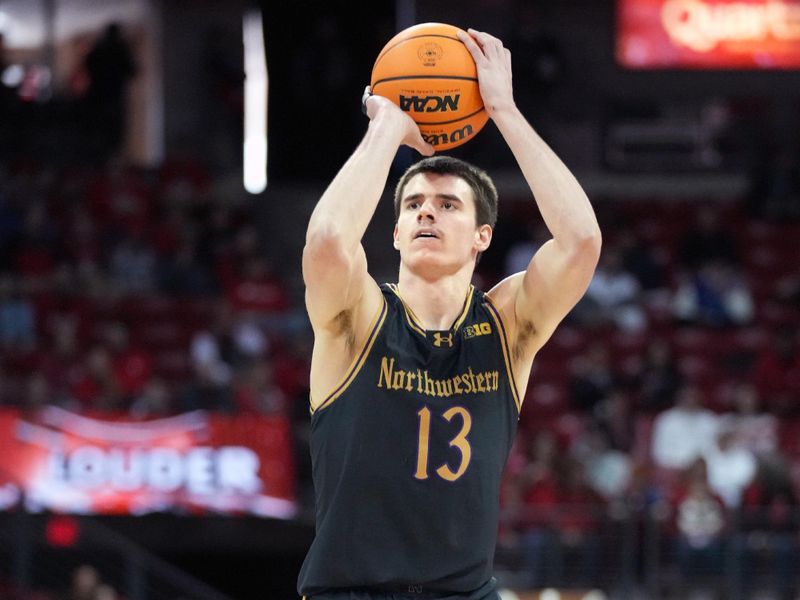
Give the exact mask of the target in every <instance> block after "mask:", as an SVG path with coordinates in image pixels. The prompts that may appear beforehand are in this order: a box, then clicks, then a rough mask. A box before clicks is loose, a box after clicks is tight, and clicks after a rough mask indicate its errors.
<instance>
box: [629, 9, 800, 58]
mask: <svg viewBox="0 0 800 600" xmlns="http://www.w3.org/2000/svg"><path fill="white" fill-rule="evenodd" d="M616 55H617V60H618V61H619V63H620V64H622V65H624V66H626V67H630V68H634V69H651V68H698V69H709V68H711V69H714V68H750V69H791V68H797V67H800V0H618V4H617V37H616Z"/></svg>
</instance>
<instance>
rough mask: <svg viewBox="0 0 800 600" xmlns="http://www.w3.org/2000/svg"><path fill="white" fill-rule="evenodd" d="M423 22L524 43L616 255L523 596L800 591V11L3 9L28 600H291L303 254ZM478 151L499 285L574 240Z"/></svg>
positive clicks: (558, 342) (509, 558)
mask: <svg viewBox="0 0 800 600" xmlns="http://www.w3.org/2000/svg"><path fill="white" fill-rule="evenodd" d="M426 21H440V22H446V23H451V24H454V25H458V26H461V27H464V28H466V27H475V28H477V29H481V30H485V31H488V32H490V33H492V34H494V35H496V36H498V37H500V38H501V39H502V40H503V41H504V42H505V45H506V46H507V47H508V48H510V49H511V51H512V57H513V65H514V84H515V98H516V101H517V103H518V105H519V106H520V107H521V108H522V110H523V112H524V113H525V114H526V116H527V117H528V118H529V120H530V121H531V123H532V124H533V126H534V127H535V128H536V129H537V131H539V132H540V134H541V135H542V136H543V137H544V138H545V139H546V141H547V142H548V143H549V144H550V145H551V146H552V147H553V148H554V149H555V150H556V151H557V152H558V153H559V155H560V156H561V157H562V158H563V159H564V161H565V162H566V163H567V165H568V166H569V167H570V168H571V169H572V170H573V171H574V172H575V174H576V175H577V177H578V179H579V180H580V182H581V183H582V184H583V186H584V188H585V189H586V191H587V192H588V194H589V196H590V198H591V199H592V201H593V204H594V206H595V209H596V211H597V214H598V217H599V220H600V223H601V227H602V230H603V235H604V248H603V256H602V258H601V262H600V265H599V268H598V270H597V273H596V275H595V277H594V280H593V281H592V283H591V286H590V288H589V291H588V292H587V294H586V297H585V298H584V300H582V301H581V303H580V304H579V305H578V306H577V307H576V309H575V310H574V311H573V312H572V314H571V315H570V316H569V317H568V318H567V320H566V321H565V322H564V323H563V324H562V325H561V327H560V328H559V329H558V331H557V332H556V334H555V335H554V337H553V339H552V340H551V341H550V342H549V343H548V345H547V346H545V348H544V349H543V350H542V351H541V352H540V353H539V355H538V356H537V359H536V362H535V365H534V368H533V375H532V377H531V380H530V384H529V387H528V389H527V390H526V393H525V405H524V408H523V412H522V416H521V420H520V431H519V434H518V436H517V441H516V444H515V446H514V449H513V451H512V454H511V457H510V459H509V463H508V467H507V475H506V478H505V482H504V485H503V489H502V504H503V516H502V521H501V523H500V531H499V542H498V548H497V554H496V572H497V577H498V579H499V580H500V583H501V585H502V586H503V587H505V588H507V589H508V590H509V591H508V592H505V593H504V599H511V598H521V599H523V600H525V599H531V598H542V599H543V600H554V599H558V598H563V599H572V598H574V599H577V598H589V599H594V600H597V599H599V598H619V599H631V598H641V599H658V598H676V599H683V598H695V597H696V598H718V599H737V598H762V599H780V600H783V599H794V598H798V597H800V596H799V595H798V594H799V592H798V590H800V587H798V586H799V584H800V582H799V581H798V573H800V505H799V504H798V491H800V338H799V336H798V330H800V164H799V163H800V136H798V131H800V70H798V69H800V2H797V1H796V0H616V2H611V1H608V2H603V1H599V0H596V1H590V0H562V1H558V2H554V1H545V0H460V1H459V2H455V1H451V0H437V1H435V2H434V1H429V0H416V1H415V0H395V1H394V2H373V3H358V4H357V6H356V5H355V4H350V3H346V2H337V1H330V2H311V1H302V0H296V1H294V2H291V3H278V2H271V1H268V0H263V1H262V2H261V3H255V2H248V1H246V0H226V1H225V2H222V1H216V0H215V1H212V0H191V1H190V0H0V599H3V600H8V599H13V600H22V599H25V600H62V599H63V600H114V599H121V598H126V599H127V600H150V599H159V600H160V599H164V600H167V599H170V600H176V599H178V598H183V599H196V600H225V599H229V598H239V599H250V598H267V599H270V600H285V599H291V598H296V594H295V592H294V587H295V579H296V575H297V572H298V569H299V567H300V564H301V562H302V559H303V557H304V555H305V551H306V549H307V547H308V544H309V543H310V541H311V539H312V536H313V514H314V512H313V510H314V509H313V490H312V489H311V485H310V464H309V452H308V427H309V416H308V405H307V395H308V361H309V357H310V348H311V344H312V339H311V334H310V329H309V326H308V322H307V319H306V317H305V315H304V310H303V302H302V293H303V290H302V281H301V277H300V252H301V248H302V243H303V239H304V228H305V225H306V222H307V219H308V217H309V215H310V212H311V210H312V208H313V206H314V203H315V202H316V200H317V199H318V197H319V196H320V194H321V193H322V191H323V190H324V187H325V185H326V183H327V182H328V181H329V180H330V179H331V178H332V177H333V175H334V174H335V173H336V171H337V169H338V167H339V166H340V165H341V164H342V163H343V162H344V161H345V160H346V158H347V157H348V156H349V154H350V152H352V150H353V149H354V147H355V145H356V144H357V143H358V140H359V139H360V137H361V136H362V135H363V133H364V131H365V127H366V120H365V118H364V117H363V115H361V113H360V111H359V106H358V102H359V99H360V95H361V92H362V90H363V86H364V85H365V84H366V83H367V82H368V81H369V76H370V71H371V67H372V63H373V61H374V59H375V57H377V55H378V53H379V51H380V49H381V48H382V46H383V45H384V44H385V43H386V41H388V40H389V38H390V37H391V36H392V35H393V34H394V33H395V32H396V31H398V30H400V29H403V28H405V27H407V26H410V25H412V24H415V23H419V22H426ZM245 132H247V133H246V134H245ZM246 140H247V141H246ZM451 154H453V155H455V156H459V157H461V158H465V159H467V160H471V161H474V162H476V163H477V164H479V165H481V166H483V167H484V168H486V169H487V170H488V171H489V172H490V174H491V175H492V176H493V177H494V178H495V180H496V182H497V184H498V188H499V191H500V197H501V202H500V218H499V223H498V226H497V228H496V232H495V236H494V241H493V244H492V247H491V248H490V249H489V251H487V252H486V253H485V254H484V257H483V259H482V261H481V263H480V264H479V265H478V270H477V272H476V275H475V283H476V285H478V286H480V287H482V288H484V289H488V288H489V287H491V286H492V285H493V284H494V283H495V282H496V281H498V280H499V279H500V278H502V277H503V276H505V275H506V274H508V273H512V272H515V271H518V270H521V269H523V268H524V266H525V265H526V264H527V262H528V261H529V260H530V257H531V256H532V254H533V252H534V251H535V250H536V248H537V247H538V246H539V245H540V244H541V243H543V242H544V241H545V240H546V239H547V237H548V233H547V231H546V230H545V229H544V227H543V224H542V220H541V218H540V216H539V214H538V211H537V209H536V206H535V203H534V202H533V200H532V199H531V197H530V193H529V191H528V190H527V188H526V186H525V184H524V181H523V180H522V178H521V177H520V175H519V172H518V170H517V168H516V165H515V164H514V160H513V157H512V156H511V154H510V152H509V151H508V150H507V148H506V147H505V146H504V144H503V142H502V139H501V138H500V136H499V135H498V133H497V131H496V130H495V129H494V127H493V125H492V124H491V123H489V124H488V125H487V126H486V127H485V128H484V130H483V131H481V132H480V133H479V134H478V135H477V136H476V138H475V139H474V140H473V141H471V142H470V143H469V144H467V145H465V146H462V147H460V148H457V149H455V150H454V151H452V152H451ZM414 159H415V157H414V155H413V153H412V152H411V151H408V150H407V149H403V150H401V151H400V152H399V153H398V156H397V159H396V161H395V165H394V168H393V170H392V177H391V179H390V185H389V186H388V187H389V189H391V188H392V187H393V185H392V184H393V181H394V180H395V179H396V177H397V176H398V175H399V173H400V172H401V171H402V169H403V168H404V167H405V166H407V165H408V164H410V162H412V161H413V160H414ZM264 165H266V169H265V168H264ZM392 225H393V215H392V210H391V208H390V202H389V199H388V196H387V198H386V199H385V202H383V203H382V205H381V206H380V207H379V209H378V211H377V213H376V216H375V218H374V220H373V223H372V224H371V226H370V229H369V230H368V232H367V235H366V237H365V247H366V250H367V254H368V257H369V262H370V269H371V272H372V274H373V276H374V277H375V278H376V279H377V280H378V281H394V280H395V278H396V272H397V262H398V258H397V256H396V254H395V252H394V250H393V249H392V247H391V244H390V242H389V240H390V236H391V231H392ZM356 434H357V432H356ZM512 590H513V592H512Z"/></svg>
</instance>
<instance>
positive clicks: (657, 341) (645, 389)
mask: <svg viewBox="0 0 800 600" xmlns="http://www.w3.org/2000/svg"><path fill="white" fill-rule="evenodd" d="M633 379H634V386H635V388H636V391H637V397H638V402H637V408H639V409H642V410H644V411H645V412H648V413H653V412H660V411H662V410H665V409H666V408H667V407H669V406H672V404H673V402H674V401H675V394H676V392H677V391H678V389H680V387H681V385H682V380H683V377H682V375H681V373H680V370H679V369H678V365H677V363H676V361H675V355H674V353H673V350H672V348H671V347H670V345H669V343H668V342H667V341H666V340H665V339H663V338H654V339H652V340H651V341H650V342H649V343H648V345H647V348H646V349H645V352H644V359H643V361H642V364H641V366H640V367H639V368H638V369H637V371H636V374H635V375H634V378H633Z"/></svg>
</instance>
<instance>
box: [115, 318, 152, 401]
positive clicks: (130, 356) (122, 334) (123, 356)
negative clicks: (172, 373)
mask: <svg viewBox="0 0 800 600" xmlns="http://www.w3.org/2000/svg"><path fill="white" fill-rule="evenodd" d="M105 343H106V347H107V348H108V349H109V351H110V352H111V368H112V370H113V372H114V379H115V381H116V384H117V388H118V390H119V393H120V394H121V395H122V402H123V404H125V405H128V404H129V403H130V402H131V401H132V400H133V399H134V398H135V397H136V396H137V395H138V394H140V393H141V392H142V390H143V389H144V386H145V385H146V383H147V382H148V381H149V379H150V377H151V376H152V375H153V357H152V355H151V354H150V352H148V351H147V350H146V349H145V348H142V347H141V346H136V345H133V344H132V343H131V339H130V332H129V330H128V327H127V326H126V325H125V324H124V323H122V322H120V321H116V322H114V323H111V324H109V326H108V327H107V328H106V331H105Z"/></svg>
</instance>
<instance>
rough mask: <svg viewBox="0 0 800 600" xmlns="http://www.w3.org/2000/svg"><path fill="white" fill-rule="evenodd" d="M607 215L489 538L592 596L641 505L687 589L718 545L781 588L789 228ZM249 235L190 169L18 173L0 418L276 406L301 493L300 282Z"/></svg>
mask: <svg viewBox="0 0 800 600" xmlns="http://www.w3.org/2000/svg"><path fill="white" fill-rule="evenodd" d="M596 204H597V209H598V213H599V216H600V219H601V221H603V222H604V223H607V224H606V225H605V226H604V232H605V247H604V253H603V257H602V259H601V262H600V265H599V267H598V270H597V273H596V275H595V277H594V279H593V280H592V282H591V285H590V287H589V290H588V291H587V293H586V296H585V298H584V299H583V300H582V301H581V302H580V303H579V305H578V306H577V307H576V308H575V310H574V311H573V313H572V314H571V315H570V316H569V317H568V319H567V320H566V321H565V323H564V324H562V326H561V328H560V329H559V330H558V331H557V332H556V334H555V336H554V337H553V339H552V340H551V341H550V342H549V344H548V345H547V346H546V347H545V348H544V349H543V350H542V351H541V352H540V355H539V357H537V361H536V363H535V365H534V372H533V376H532V377H531V383H530V385H529V388H528V390H526V392H525V396H526V401H525V406H524V409H523V413H522V417H521V420H520V434H519V436H518V439H517V442H516V445H515V447H514V450H513V452H512V456H511V458H510V461H509V466H508V469H507V478H506V481H505V484H504V489H503V503H504V507H505V517H504V521H503V527H502V528H501V534H502V535H501V546H503V547H505V548H510V549H514V550H515V551H517V552H518V553H519V554H520V555H521V556H523V557H524V563H525V569H524V572H525V573H527V577H529V578H530V579H529V581H528V582H527V583H529V584H531V585H536V586H539V585H545V584H547V583H548V582H549V581H551V580H554V581H555V580H558V577H560V576H561V574H560V573H559V572H558V568H559V567H558V565H560V564H562V562H560V561H558V560H552V556H559V555H560V554H559V553H568V552H577V553H578V556H579V557H580V560H579V561H578V564H580V565H581V570H580V573H579V576H580V577H584V578H586V582H587V584H589V583H591V582H592V581H593V580H594V579H596V578H597V577H598V576H599V572H600V566H601V564H602V561H601V559H600V557H601V555H602V547H601V540H602V536H600V535H599V532H600V530H601V528H602V527H603V526H604V525H603V524H604V523H605V522H606V520H607V517H608V514H609V511H611V510H612V509H613V507H615V506H617V505H620V504H624V505H626V506H630V505H631V504H632V503H633V504H636V503H638V504H639V506H640V508H642V509H643V510H646V511H654V512H653V514H658V515H660V516H659V518H661V519H662V520H663V522H664V523H665V524H668V525H669V528H670V531H672V533H673V534H674V536H675V540H676V552H677V554H676V560H677V563H676V564H677V565H678V566H679V567H681V568H682V569H684V570H685V571H686V573H685V574H686V575H687V576H688V575H691V573H692V572H694V571H697V570H698V569H700V566H702V565H706V566H708V569H712V570H713V569H714V568H717V567H719V568H721V566H720V565H721V564H722V560H723V557H724V556H727V554H725V553H724V552H723V547H725V548H730V544H731V543H735V544H737V545H738V546H737V547H738V548H739V549H740V552H739V553H738V555H737V556H739V557H740V558H741V557H746V556H747V555H748V553H749V552H755V550H757V549H758V546H757V544H758V543H761V542H759V540H761V541H762V542H763V540H764V539H767V538H768V539H769V540H771V541H770V548H771V549H772V551H774V552H776V553H777V555H778V557H779V560H777V561H776V562H775V563H774V564H775V569H776V570H777V571H779V572H778V574H777V575H776V577H777V576H781V577H783V579H782V580H781V581H782V582H783V583H782V585H784V586H786V585H789V583H788V582H789V581H790V580H791V579H792V576H791V573H793V571H792V570H791V569H790V568H789V567H787V566H786V565H789V566H791V565H793V564H795V562H796V559H797V558H798V556H799V555H798V551H799V549H798V544H797V539H798V529H797V526H798V523H797V519H798V513H797V511H796V509H797V508H798V506H797V504H798V499H797V493H796V491H797V489H798V485H797V484H798V482H799V481H800V461H798V460H797V458H798V456H800V418H799V417H800V411H799V410H798V403H797V399H798V397H800V341H799V340H798V330H799V329H800V328H799V327H798V325H800V310H798V308H800V307H799V306H798V303H800V271H798V267H797V263H796V248H795V245H794V241H793V240H795V239H796V236H797V234H798V233H800V225H799V224H798V223H796V222H788V221H785V220H783V221H779V222H775V221H770V220H767V219H762V218H752V217H751V216H749V215H748V214H746V213H745V209H744V208H743V207H742V206H740V205H739V204H738V203H734V202H731V203H725V204H713V203H709V202H697V203H696V204H693V203H689V202H678V201H661V202H658V201H648V202H631V201H628V202H614V201H613V200H602V199H601V200H599V201H598V202H597V203H596ZM520 207H522V208H520ZM530 210H531V207H530V205H528V204H525V203H521V202H515V201H513V200H509V201H507V202H506V204H505V205H504V208H503V211H504V212H505V214H501V225H500V228H499V229H498V235H497V238H498V240H499V241H500V243H499V244H497V248H495V249H494V253H491V252H490V253H487V255H486V257H485V258H484V260H483V261H482V262H481V264H480V265H479V271H478V273H477V274H476V283H477V284H478V285H479V286H482V287H484V288H486V287H488V286H489V285H490V284H491V283H492V282H493V281H495V280H497V279H498V278H499V277H501V276H503V275H505V274H507V273H509V272H513V271H515V270H519V269H520V268H524V265H525V264H526V263H527V261H528V260H530V257H531V256H532V255H533V252H535V250H536V248H537V247H538V245H539V244H540V243H542V242H543V241H544V239H545V236H546V231H544V230H543V229H542V226H541V225H540V224H538V219H537V218H535V217H534V216H532V215H531V214H528V213H525V212H522V213H518V211H530ZM504 217H505V219H504ZM257 223H258V214H257V212H256V209H255V207H254V206H252V205H250V204H248V203H245V202H235V201H231V200H230V199H229V198H228V197H226V196H221V195H220V194H219V192H218V191H217V190H216V188H215V186H214V181H213V178H212V177H211V176H210V175H209V172H208V170H207V169H206V168H205V167H204V165H203V163H202V162H201V161H198V160H178V159H176V160H171V161H167V162H166V163H165V164H164V165H163V166H162V167H161V168H159V169H157V170H153V171H144V170H139V169H133V168H130V167H126V166H124V165H122V164H119V163H117V162H114V161H112V162H110V163H109V165H108V166H107V167H106V168H103V169H92V168H88V167H74V168H59V169H56V168H52V167H47V166H43V165H39V164H33V163H29V162H17V163H9V164H8V165H7V166H6V167H5V168H4V169H3V170H2V171H0V405H5V406H16V407H19V408H21V409H23V410H25V411H32V410H36V409H38V408H40V407H42V406H44V405H48V404H56V405H59V406H62V407H64V408H67V409H70V410H74V411H80V412H85V413H91V414H103V413H112V414H119V413H127V414H129V415H130V416H133V417H135V418H149V417H155V416H160V415H169V414H175V413H178V412H183V411H188V410H194V409H205V410H212V411H222V412H227V413H259V414H271V415H283V416H285V418H287V419H290V420H291V421H292V423H293V424H294V431H295V434H296V441H297V444H296V446H297V460H298V464H299V467H300V469H299V473H300V482H299V488H300V497H301V498H302V500H303V501H305V502H307V503H308V502H310V498H311V495H310V479H309V473H308V468H307V467H308V450H307V447H306V438H307V427H308V412H307V394H308V380H307V379H308V367H309V365H308V361H309V357H310V347H311V336H310V331H309V328H308V324H307V321H306V320H305V317H304V315H303V309H302V298H301V297H299V294H298V293H297V290H298V289H301V288H300V287H299V286H298V283H299V282H298V281H286V280H283V279H281V278H280V277H279V276H278V275H277V274H276V272H275V269H274V268H273V267H274V264H273V263H272V262H271V259H270V247H269V240H266V239H263V236H262V235H261V234H260V232H259V228H258V226H257ZM504 223H507V224H508V225H506V226H505V229H503V226H504V225H503V224H504ZM734 524H735V528H734ZM734 529H735V531H736V532H737V537H736V538H735V539H734V538H731V537H730V535H729V534H730V532H731V531H733V530H734ZM766 534H768V536H767V538H764V535H766ZM759 536H761V537H759ZM732 540H733V541H732ZM754 540H755V541H754ZM726 544H727V545H726ZM753 544H756V546H753ZM773 546H774V547H773ZM554 553H555V554H554ZM544 557H548V558H547V560H545V558H544ZM741 559H742V560H744V558H741ZM563 564H565V563H563ZM699 565H700V566H699ZM787 569H788V570H787ZM701 570H702V569H701ZM742 572H744V571H742ZM553 578H555V579H553Z"/></svg>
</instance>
